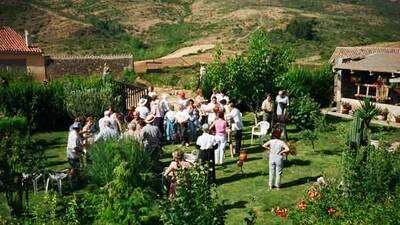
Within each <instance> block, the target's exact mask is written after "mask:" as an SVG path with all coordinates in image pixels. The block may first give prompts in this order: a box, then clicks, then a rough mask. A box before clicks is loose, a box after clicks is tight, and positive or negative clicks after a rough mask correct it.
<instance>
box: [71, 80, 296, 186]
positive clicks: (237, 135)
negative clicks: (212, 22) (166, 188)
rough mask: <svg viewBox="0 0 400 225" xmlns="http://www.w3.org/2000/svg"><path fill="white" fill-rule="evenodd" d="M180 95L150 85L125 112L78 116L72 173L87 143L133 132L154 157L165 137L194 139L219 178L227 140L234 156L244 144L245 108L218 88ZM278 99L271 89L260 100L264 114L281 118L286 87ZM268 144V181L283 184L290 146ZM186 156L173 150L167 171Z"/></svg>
mask: <svg viewBox="0 0 400 225" xmlns="http://www.w3.org/2000/svg"><path fill="white" fill-rule="evenodd" d="M177 97H178V99H177V100H175V101H174V102H170V101H169V100H168V95H167V94H164V95H162V96H159V95H158V94H157V93H156V92H155V91H154V88H152V87H151V88H150V90H149V92H148V95H147V96H144V97H142V98H141V99H140V100H139V102H138V104H137V107H130V108H129V110H128V113H127V114H126V115H125V116H123V115H122V114H121V113H119V112H116V111H115V110H114V109H113V108H112V107H109V108H108V109H107V110H106V111H105V112H104V115H103V117H102V118H100V119H99V120H98V123H97V125H96V122H95V120H94V118H93V117H91V116H90V117H88V118H86V121H82V119H81V118H77V119H76V120H75V122H74V123H73V124H72V125H71V126H70V132H69V136H68V145H67V158H68V161H69V163H70V164H71V167H72V170H71V171H72V173H74V171H76V170H78V169H79V166H80V165H79V163H80V160H81V158H82V155H84V154H85V153H86V152H87V149H88V146H89V145H91V144H93V143H95V142H99V141H103V140H107V139H110V138H115V139H118V138H128V139H129V138H130V139H136V140H138V141H141V142H142V143H143V146H144V149H145V151H147V152H149V154H150V155H151V157H152V159H153V160H158V159H159V157H160V154H161V151H162V145H163V144H165V143H179V144H181V145H182V146H183V147H187V146H189V145H195V146H196V147H197V149H198V154H197V157H196V158H197V160H198V162H200V163H209V164H210V166H211V168H212V169H211V171H212V172H211V176H212V178H213V179H215V165H223V163H224V159H225V149H226V146H227V145H228V146H229V149H230V157H231V158H233V157H234V156H235V154H237V153H239V152H240V150H241V145H242V136H243V132H242V131H243V122H242V113H241V112H240V110H239V109H238V108H237V106H236V103H235V101H232V100H230V99H229V97H228V96H227V95H226V94H225V92H224V91H221V92H217V91H215V90H214V91H213V94H212V95H211V97H210V100H206V99H205V98H204V96H203V93H202V91H201V90H199V91H197V92H196V96H195V97H194V98H186V94H185V93H184V92H179V93H178V94H177ZM275 103H276V104H277V105H276V107H274V104H275ZM275 103H274V101H272V96H271V95H267V97H266V100H265V101H264V102H263V104H262V111H263V118H264V120H266V121H269V122H271V123H273V121H274V118H273V116H274V115H276V116H277V119H278V121H279V122H281V123H282V122H283V120H285V118H284V115H285V111H286V107H287V105H288V104H289V99H288V97H287V96H286V94H285V92H283V91H281V92H279V94H278V95H277V97H276V100H275ZM275 108H276V109H275ZM199 131H202V134H201V135H198V134H199ZM279 132H280V130H279ZM273 134H274V135H273V138H274V139H279V138H280V133H279V137H278V135H277V132H275V133H274V132H273ZM264 147H268V148H270V149H271V151H270V154H272V156H271V157H270V173H273V174H270V183H269V184H270V187H271V188H272V187H273V184H272V180H271V179H272V177H273V175H274V176H275V175H276V184H275V186H277V187H279V183H280V174H281V172H282V163H281V161H279V160H280V159H281V157H280V156H282V155H284V154H285V152H286V151H287V150H288V148H287V146H286V144H282V142H279V141H273V140H272V141H269V142H267V143H266V144H265V145H264ZM182 159H183V153H182V152H180V151H177V152H175V153H174V161H173V162H172V163H171V165H170V166H169V167H168V168H167V169H166V171H165V173H164V175H165V176H173V175H174V173H175V170H176V168H178V167H181V166H182V167H188V164H187V163H183V161H182Z"/></svg>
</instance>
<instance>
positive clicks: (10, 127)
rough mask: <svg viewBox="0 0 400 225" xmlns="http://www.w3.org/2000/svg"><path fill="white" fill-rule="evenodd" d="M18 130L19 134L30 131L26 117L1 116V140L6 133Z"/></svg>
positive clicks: (9, 133)
mask: <svg viewBox="0 0 400 225" xmlns="http://www.w3.org/2000/svg"><path fill="white" fill-rule="evenodd" d="M14 132H17V133H19V134H27V133H28V122H27V120H26V118H25V117H14V118H9V117H4V118H0V140H1V139H2V138H3V136H5V135H11V134H12V133H14Z"/></svg>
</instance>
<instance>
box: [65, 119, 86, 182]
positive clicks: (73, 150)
mask: <svg viewBox="0 0 400 225" xmlns="http://www.w3.org/2000/svg"><path fill="white" fill-rule="evenodd" d="M81 129H82V126H81V124H80V123H79V122H74V123H73V124H72V125H71V130H70V131H69V133H68V143H67V159H68V162H69V164H70V165H71V174H72V175H74V174H75V173H76V172H77V171H78V170H79V159H80V157H81V154H82V151H83V146H82V137H81V135H80V134H79V131H80V130H81Z"/></svg>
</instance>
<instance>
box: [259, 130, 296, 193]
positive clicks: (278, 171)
mask: <svg viewBox="0 0 400 225" xmlns="http://www.w3.org/2000/svg"><path fill="white" fill-rule="evenodd" d="M280 137H281V131H280V130H275V131H274V132H272V139H271V140H269V141H268V142H267V143H265V144H264V145H263V147H264V148H266V149H269V180H268V185H269V189H270V190H272V188H273V187H274V184H275V187H276V188H277V189H279V188H280V187H281V176H282V171H283V158H284V157H285V155H286V154H287V153H289V151H290V149H289V146H288V145H287V144H286V143H285V142H283V141H282V140H280ZM274 180H275V183H274Z"/></svg>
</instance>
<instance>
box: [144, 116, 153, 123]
mask: <svg viewBox="0 0 400 225" xmlns="http://www.w3.org/2000/svg"><path fill="white" fill-rule="evenodd" d="M155 118H156V117H154V115H152V114H150V115H148V116H147V117H146V119H145V120H144V122H146V123H152V122H153V121H154V119H155Z"/></svg>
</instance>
